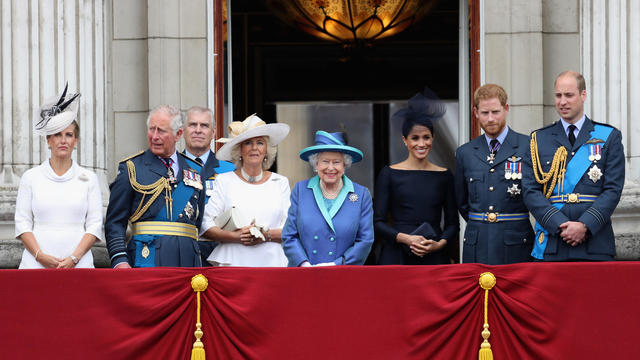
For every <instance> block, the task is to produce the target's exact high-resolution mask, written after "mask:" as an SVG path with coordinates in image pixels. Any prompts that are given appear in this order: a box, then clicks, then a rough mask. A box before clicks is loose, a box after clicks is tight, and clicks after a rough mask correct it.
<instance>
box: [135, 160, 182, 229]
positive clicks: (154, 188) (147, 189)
mask: <svg viewBox="0 0 640 360" xmlns="http://www.w3.org/2000/svg"><path fill="white" fill-rule="evenodd" d="M127 171H128V174H129V183H130V184H131V188H133V190H135V191H136V192H138V193H140V194H142V199H140V204H138V208H137V209H136V211H134V212H133V215H131V217H130V218H129V221H131V223H134V222H136V221H138V219H140V218H141V217H142V215H144V213H145V212H147V210H148V209H149V207H150V206H151V204H153V202H154V201H155V200H156V199H157V198H158V196H160V194H161V193H162V190H164V192H165V195H164V201H165V205H166V207H167V217H168V218H169V221H172V220H173V209H172V208H173V199H172V198H171V184H169V180H168V179H167V178H165V177H161V178H160V179H158V180H157V181H156V182H154V183H153V184H149V185H142V184H140V183H139V182H138V180H136V166H135V165H134V164H133V161H131V160H128V161H127ZM147 195H151V198H150V199H149V201H147V202H146V203H145V202H144V198H145V196H147ZM143 204H144V205H143Z"/></svg>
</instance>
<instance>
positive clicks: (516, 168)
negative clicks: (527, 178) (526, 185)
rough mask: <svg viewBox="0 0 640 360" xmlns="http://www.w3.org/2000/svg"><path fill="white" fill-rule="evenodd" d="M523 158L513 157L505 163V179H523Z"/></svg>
mask: <svg viewBox="0 0 640 360" xmlns="http://www.w3.org/2000/svg"><path fill="white" fill-rule="evenodd" d="M521 160H522V158H521V157H515V156H512V157H511V158H510V159H509V160H507V161H506V162H505V163H504V178H505V179H507V180H518V179H522V161H521Z"/></svg>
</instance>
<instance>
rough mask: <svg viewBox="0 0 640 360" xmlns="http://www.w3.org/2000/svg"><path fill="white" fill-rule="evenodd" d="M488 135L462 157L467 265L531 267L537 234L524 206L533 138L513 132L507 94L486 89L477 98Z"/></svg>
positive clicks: (459, 184) (460, 193)
mask: <svg viewBox="0 0 640 360" xmlns="http://www.w3.org/2000/svg"><path fill="white" fill-rule="evenodd" d="M473 104H474V108H473V113H474V115H475V116H476V117H477V118H478V121H479V122H480V127H482V130H484V134H483V135H480V136H478V137H477V138H475V139H473V140H472V141H470V142H468V143H466V144H464V145H462V146H460V147H459V148H458V150H457V151H456V174H455V189H456V200H457V203H458V210H459V211H460V214H461V215H462V217H463V218H464V219H465V220H466V221H467V228H466V230H465V235H464V243H463V252H462V260H463V262H465V263H471V262H477V263H483V264H491V265H496V264H509V263H515V262H523V261H529V259H530V255H529V254H530V253H531V247H532V246H533V230H532V228H531V223H530V222H529V212H528V211H527V208H526V207H525V205H524V202H523V201H522V168H523V167H524V166H525V163H527V161H528V160H527V158H526V157H525V155H526V153H527V148H528V146H529V138H528V137H527V136H526V135H522V134H519V133H517V132H515V131H513V130H512V129H510V128H509V127H508V126H507V119H506V118H507V113H508V112H509V104H507V93H506V92H505V91H504V89H503V88H502V87H501V86H499V85H495V84H486V85H484V86H482V87H480V88H478V89H477V90H476V92H475V93H474V96H473Z"/></svg>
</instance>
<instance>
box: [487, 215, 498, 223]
mask: <svg viewBox="0 0 640 360" xmlns="http://www.w3.org/2000/svg"><path fill="white" fill-rule="evenodd" d="M487 221H488V222H491V223H494V222H496V221H498V214H497V213H494V212H490V213H487Z"/></svg>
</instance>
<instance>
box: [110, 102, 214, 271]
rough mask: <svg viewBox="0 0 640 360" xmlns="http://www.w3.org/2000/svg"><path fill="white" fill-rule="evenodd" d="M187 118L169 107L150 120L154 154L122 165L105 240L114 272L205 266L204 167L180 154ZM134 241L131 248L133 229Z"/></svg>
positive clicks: (155, 112) (154, 113) (138, 156)
mask: <svg viewBox="0 0 640 360" xmlns="http://www.w3.org/2000/svg"><path fill="white" fill-rule="evenodd" d="M181 135H182V116H181V115H180V112H179V111H178V110H176V109H175V108H174V107H172V106H169V105H162V106H159V107H157V108H155V109H154V110H153V111H151V113H150V114H149V118H148V119H147V140H148V143H149V149H148V150H146V151H144V152H140V153H138V154H136V155H134V156H132V157H129V158H127V159H125V160H123V161H122V162H120V165H119V166H118V175H117V177H116V179H115V181H114V182H113V183H112V184H111V196H110V198H109V206H108V208H107V219H106V222H105V235H106V239H107V249H108V250H109V256H110V259H111V265H112V266H113V267H114V268H128V267H132V266H133V267H152V266H191V267H193V266H202V261H201V259H200V248H199V247H198V242H197V240H198V227H199V226H200V223H201V222H202V214H203V213H204V190H203V185H202V181H201V178H200V171H201V170H202V169H201V166H200V164H198V163H196V162H195V161H193V160H191V159H189V158H187V157H186V156H185V155H183V154H180V153H177V152H176V147H175V145H176V142H177V141H178V140H179V139H180V136H181ZM129 223H131V228H132V233H133V237H132V239H131V240H130V241H129V243H128V244H125V232H126V229H127V224H129Z"/></svg>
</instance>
